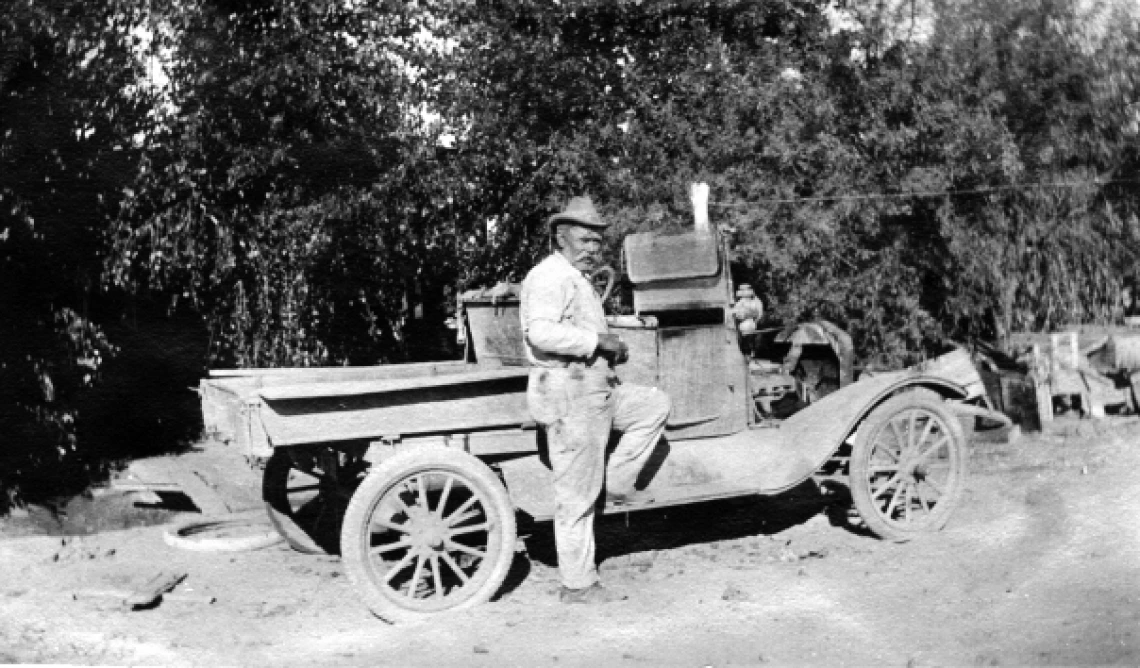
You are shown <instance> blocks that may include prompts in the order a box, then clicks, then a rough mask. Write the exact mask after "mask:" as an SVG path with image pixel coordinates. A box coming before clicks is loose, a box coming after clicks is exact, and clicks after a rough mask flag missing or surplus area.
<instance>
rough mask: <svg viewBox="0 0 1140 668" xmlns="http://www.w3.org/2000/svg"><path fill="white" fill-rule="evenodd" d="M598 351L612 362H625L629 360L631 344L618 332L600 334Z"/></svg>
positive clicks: (616, 363) (615, 363)
mask: <svg viewBox="0 0 1140 668" xmlns="http://www.w3.org/2000/svg"><path fill="white" fill-rule="evenodd" d="M597 352H598V354H599V355H601V356H602V357H605V358H606V359H608V360H610V363H611V364H614V365H618V364H624V363H625V362H626V361H627V360H629V346H627V345H626V344H625V341H622V340H621V337H620V336H618V335H617V334H609V333H606V334H598V349H597Z"/></svg>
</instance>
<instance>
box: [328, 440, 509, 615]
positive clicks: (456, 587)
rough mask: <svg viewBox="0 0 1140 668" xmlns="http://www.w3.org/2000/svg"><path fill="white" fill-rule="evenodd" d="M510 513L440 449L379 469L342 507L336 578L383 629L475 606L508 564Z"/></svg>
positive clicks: (501, 492)
mask: <svg viewBox="0 0 1140 668" xmlns="http://www.w3.org/2000/svg"><path fill="white" fill-rule="evenodd" d="M515 537H516V529H515V514H514V507H513V506H512V504H511V501H510V498H509V497H508V496H507V491H506V489H504V487H503V485H502V483H501V482H500V481H499V479H498V477H496V476H495V474H494V473H493V472H492V471H491V470H490V469H489V468H488V467H487V466H486V465H485V464H484V463H483V462H481V461H480V460H479V459H477V458H476V457H473V456H471V455H469V454H467V453H465V452H462V451H460V450H455V449H449V448H441V447H430V448H423V449H416V450H409V451H407V452H402V453H398V454H396V455H394V456H392V457H391V458H390V459H387V460H385V461H383V462H381V463H380V464H379V465H378V466H377V467H376V468H375V469H374V470H373V471H372V472H371V473H369V475H368V477H367V478H365V480H364V482H362V483H361V484H360V487H359V488H358V489H357V491H356V493H355V494H354V495H353V497H352V501H351V502H350V503H349V506H348V511H347V512H346V513H345V517H344V528H343V530H342V534H341V558H342V560H343V563H344V568H345V573H346V574H347V576H348V578H349V580H350V581H351V582H352V584H353V586H354V587H355V588H356V590H357V592H358V593H359V595H360V596H361V597H362V598H363V599H364V601H365V603H366V604H367V605H368V607H369V608H370V609H371V610H372V612H373V613H375V614H376V615H377V616H378V617H381V618H382V619H384V620H386V621H389V622H401V621H410V620H414V619H417V618H422V617H424V616H427V615H430V614H432V613H437V612H443V611H445V610H456V609H461V608H468V607H471V606H474V605H478V604H480V603H483V602H485V601H487V600H489V599H490V598H491V597H492V596H493V595H494V594H495V592H496V591H498V589H499V587H500V586H501V585H502V583H503V580H504V579H505V578H506V575H507V571H508V570H509V569H510V566H511V561H512V559H513V558H514V546H515Z"/></svg>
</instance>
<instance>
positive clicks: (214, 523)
mask: <svg viewBox="0 0 1140 668" xmlns="http://www.w3.org/2000/svg"><path fill="white" fill-rule="evenodd" d="M264 522H265V520H263V519H262V520H257V519H252V518H249V517H244V516H235V517H215V518H210V519H196V520H191V521H189V522H185V523H182V524H179V525H177V526H175V527H171V528H169V529H167V530H166V531H165V532H163V534H162V539H163V541H164V542H165V543H166V544H167V545H169V546H171V547H177V548H179V549H181V550H190V551H192V552H249V551H252V550H260V549H263V548H266V547H270V546H272V545H276V544H278V543H280V542H281V541H282V539H283V537H282V536H281V534H280V533H279V532H277V531H275V530H273V529H272V528H270V527H267V526H265V524H264ZM227 529H230V530H232V529H246V530H250V529H252V531H250V532H249V533H246V534H243V535H239V536H214V537H212V536H210V534H211V533H213V532H216V531H225V530H227Z"/></svg>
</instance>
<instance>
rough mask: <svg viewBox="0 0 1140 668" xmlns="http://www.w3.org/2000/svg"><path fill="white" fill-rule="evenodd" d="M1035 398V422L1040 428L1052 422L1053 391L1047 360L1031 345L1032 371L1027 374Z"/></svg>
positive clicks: (1036, 345)
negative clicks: (1031, 383) (1038, 423)
mask: <svg viewBox="0 0 1140 668" xmlns="http://www.w3.org/2000/svg"><path fill="white" fill-rule="evenodd" d="M1029 378H1030V379H1031V381H1032V382H1033V391H1034V395H1035V396H1036V398H1037V421H1038V422H1040V423H1041V428H1042V429H1044V428H1045V425H1046V424H1048V423H1050V422H1052V421H1053V390H1052V385H1051V383H1050V382H1049V365H1048V360H1046V359H1045V356H1044V355H1042V354H1041V346H1040V345H1038V344H1036V343H1034V344H1033V369H1032V371H1031V372H1030V374H1029Z"/></svg>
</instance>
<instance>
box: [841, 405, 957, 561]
mask: <svg viewBox="0 0 1140 668" xmlns="http://www.w3.org/2000/svg"><path fill="white" fill-rule="evenodd" d="M931 394H933V393H930V394H928V393H926V392H904V393H902V394H899V395H897V396H895V397H892V398H891V399H888V400H887V401H885V402H883V403H882V404H881V405H879V406H877V407H876V408H875V409H874V410H873V411H871V414H870V415H869V416H867V419H866V420H864V421H863V424H862V425H860V426H859V432H858V434H857V435H856V437H855V443H854V444H853V446H852V449H851V468H850V476H849V479H848V485H849V487H850V489H851V499H852V501H853V502H854V503H855V509H856V510H857V511H858V512H859V516H860V517H862V519H863V522H864V524H865V525H866V526H867V528H868V529H869V530H870V531H871V532H872V533H874V534H875V535H876V536H879V537H880V538H883V539H885V540H890V541H894V542H906V541H908V540H912V539H915V538H920V537H922V536H923V535H925V534H929V533H934V532H937V531H939V530H941V529H942V528H943V527H945V526H946V522H948V521H949V520H950V516H951V515H953V513H954V510H955V508H956V507H957V505H958V503H959V501H960V500H961V498H962V492H963V491H964V490H965V487H966V477H967V471H968V468H969V467H968V464H967V459H968V456H969V449H968V447H967V442H966V438H965V435H964V434H963V432H962V424H961V423H960V422H959V421H958V417H957V416H956V415H955V414H954V413H953V412H952V411H951V410H950V409H949V408H947V407H946V405H945V403H944V402H943V401H942V400H941V398H936V395H935V396H931ZM911 408H921V409H923V410H925V411H928V412H930V413H932V414H933V415H935V416H936V417H937V419H938V420H939V421H940V422H941V423H942V424H943V425H944V426H945V427H946V429H947V431H948V432H949V434H950V443H949V447H950V449H951V451H952V456H956V459H957V462H958V467H957V470H953V471H951V484H950V485H949V486H950V489H949V490H947V492H946V494H944V495H943V496H942V497H941V499H940V500H939V503H938V505H937V506H936V507H935V512H934V513H933V516H932V517H931V518H930V520H929V521H928V522H926V523H924V524H923V525H922V526H921V527H920V528H917V529H910V530H908V529H902V528H900V527H898V526H897V525H895V524H894V523H892V522H889V521H888V520H886V519H884V518H883V517H882V515H881V514H880V512H879V508H878V505H877V504H876V503H875V501H874V499H872V498H871V485H870V474H869V466H870V455H871V448H872V445H873V443H874V442H875V439H876V437H877V436H878V434H879V432H880V430H882V429H883V428H884V427H886V426H887V424H888V422H889V421H890V420H891V419H892V418H894V417H895V416H897V415H898V414H899V413H901V412H903V411H905V410H908V409H911Z"/></svg>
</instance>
